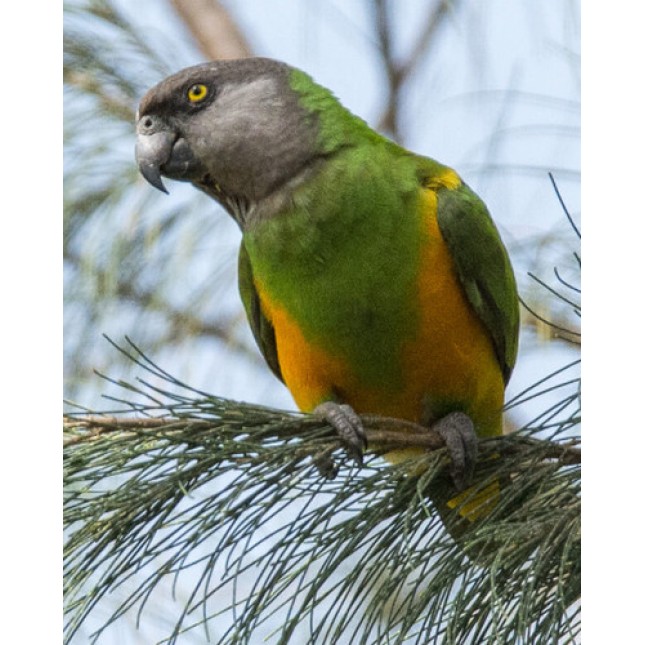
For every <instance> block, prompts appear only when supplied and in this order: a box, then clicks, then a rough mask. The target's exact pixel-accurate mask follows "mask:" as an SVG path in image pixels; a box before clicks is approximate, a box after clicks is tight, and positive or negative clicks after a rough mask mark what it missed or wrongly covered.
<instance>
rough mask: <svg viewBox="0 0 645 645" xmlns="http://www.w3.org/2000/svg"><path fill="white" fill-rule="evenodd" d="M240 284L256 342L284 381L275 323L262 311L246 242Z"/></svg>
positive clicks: (239, 277) (274, 370)
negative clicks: (279, 359)
mask: <svg viewBox="0 0 645 645" xmlns="http://www.w3.org/2000/svg"><path fill="white" fill-rule="evenodd" d="M238 284H239V288H240V295H241V296H242V303H243V304H244V309H245V310H246V317H247V318H248V319H249V323H250V325H251V331H252V332H253V337H254V338H255V342H256V343H257V344H258V347H259V348H260V351H261V352H262V356H264V360H265V361H266V362H267V364H268V366H269V367H270V368H271V371H272V372H273V373H274V374H275V375H276V376H277V377H278V378H279V379H280V380H281V381H283V382H284V379H283V378H282V371H281V370H280V363H279V361H278V350H277V347H276V343H275V330H274V329H273V325H272V324H271V323H270V322H269V321H268V320H267V318H266V316H265V315H264V314H263V313H262V309H261V307H260V298H259V297H258V292H257V291H256V289H255V284H254V283H253V269H252V267H251V260H250V259H249V254H248V253H247V250H246V247H245V246H244V242H242V244H241V245H240V255H239V258H238Z"/></svg>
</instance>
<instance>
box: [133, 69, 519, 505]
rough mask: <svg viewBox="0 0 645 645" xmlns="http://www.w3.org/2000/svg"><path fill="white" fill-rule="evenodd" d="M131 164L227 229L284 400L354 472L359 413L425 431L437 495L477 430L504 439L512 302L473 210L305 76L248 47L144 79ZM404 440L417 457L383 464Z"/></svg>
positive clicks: (484, 218) (514, 317) (482, 218)
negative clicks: (192, 190)
mask: <svg viewBox="0 0 645 645" xmlns="http://www.w3.org/2000/svg"><path fill="white" fill-rule="evenodd" d="M135 157H136V162H137V165H138V168H139V170H140V172H141V174H142V175H143V177H144V178H145V179H146V180H147V181H148V182H149V183H150V184H151V185H152V186H154V187H155V188H157V189H159V190H161V191H164V192H167V190H166V187H165V185H164V183H163V180H162V177H163V178H167V179H172V180H178V181H184V182H190V183H191V184H192V185H193V186H195V187H196V188H197V189H199V190H200V191H202V192H204V193H206V194H207V195H208V196H210V197H211V198H213V199H214V200H215V201H216V202H218V203H219V204H220V205H221V206H222V207H223V208H224V209H225V210H226V211H227V213H228V214H229V215H230V216H231V217H232V218H233V219H234V220H235V222H236V223H237V225H238V226H239V228H240V230H241V244H240V249H239V258H238V282H239V292H240V296H241V300H242V303H243V305H244V309H245V312H246V315H247V318H248V321H249V324H250V327H251V330H252V332H253V336H254V338H255V341H256V342H257V345H258V347H259V349H260V351H261V353H262V355H263V357H264V359H265V360H266V363H267V365H268V367H269V368H270V369H271V370H272V371H273V373H274V374H275V376H276V377H277V378H278V379H280V380H281V381H282V382H283V383H284V384H285V385H286V387H287V388H288V390H289V391H290V393H291V395H292V397H293V399H294V401H295V403H296V405H297V406H298V408H299V409H300V410H301V411H303V412H310V413H313V414H316V415H318V416H319V417H321V418H323V419H324V420H325V421H326V422H328V424H329V425H330V426H331V427H332V428H334V430H335V431H336V432H337V433H338V435H339V437H340V438H341V439H342V442H343V444H344V445H345V446H346V447H347V451H348V452H349V454H350V455H351V456H352V457H353V458H354V459H355V460H356V462H357V463H358V464H359V465H361V464H362V459H363V454H364V451H365V450H366V449H367V447H368V446H367V439H366V437H367V434H366V432H365V429H364V427H363V423H362V421H361V417H360V415H361V414H377V415H381V416H386V417H395V418H399V419H404V420H407V421H411V422H414V423H416V424H419V425H421V426H423V427H426V428H433V429H434V430H436V431H437V432H438V433H439V434H440V435H441V437H443V439H444V442H445V444H446V446H447V449H448V453H449V455H450V466H449V469H450V475H451V477H452V482H453V486H452V493H451V494H453V495H454V494H457V493H459V491H464V490H466V488H467V486H468V484H469V482H470V481H471V479H470V478H471V476H472V472H473V467H474V463H475V462H476V460H477V454H478V445H479V439H480V438H486V437H494V436H497V435H500V434H502V433H503V406H504V395H505V388H506V385H507V384H508V381H509V378H510V376H511V373H512V371H513V367H514V365H515V361H516V357H517V351H518V335H519V304H518V301H519V298H518V293H517V285H516V280H515V277H514V272H513V268H512V265H511V262H510V259H509V255H508V252H507V250H506V248H505V246H504V244H503V242H502V239H501V236H500V234H499V232H498V230H497V228H496V226H495V224H494V222H493V220H492V218H491V216H490V214H489V212H488V209H487V208H486V206H485V204H484V203H483V201H482V200H481V199H480V198H479V197H478V196H477V195H476V194H475V192H473V190H472V189H471V188H470V187H469V186H468V185H467V184H466V183H465V182H464V181H463V179H462V178H461V177H460V176H459V175H458V174H457V172H456V171H455V170H453V169H452V168H450V167H448V166H446V165H443V164H441V163H439V162H438V161H436V160H434V159H431V158H429V157H425V156H422V155H419V154H415V153H413V152H411V151H409V150H407V149H406V148H404V147H402V146H400V145H398V144H397V143H395V142H394V141H392V140H390V139H388V138H387V137H386V136H384V135H382V134H380V133H378V132H377V131H376V130H374V129H372V128H371V127H370V126H369V125H368V124H367V123H366V122H365V121H364V120H363V119H361V118H360V117H358V116H356V115H354V114H353V113H351V112H350V111H349V110H348V109H346V108H345V107H344V106H343V105H342V104H341V103H340V101H339V100H338V99H337V98H336V97H335V96H334V94H333V93H332V92H331V91H330V90H328V89H326V88H325V87H323V86H321V85H319V84H318V83H316V82H315V81H314V80H313V79H312V78H311V77H310V76H309V75H308V74H307V73H305V72H304V71H302V70H300V69H298V68H295V67H292V66H290V65H288V64H286V63H283V62H280V61H277V60H273V59H269V58H259V57H258V58H244V59H237V60H235V59H231V60H216V61H211V62H206V63H202V64H198V65H195V66H192V67H188V68H186V69H183V70H181V71H179V72H177V73H175V74H173V75H171V76H169V77H167V78H166V79H165V80H162V81H161V82H160V83H158V84H157V85H155V86H154V87H152V89H150V90H149V91H148V92H147V93H146V94H145V95H144V96H143V98H142V99H141V101H140V104H139V107H138V110H137V115H136V146H135ZM410 450H413V451H414V450H417V451H422V449H405V450H399V451H394V450H393V451H392V452H391V453H388V454H387V455H386V458H389V459H390V461H394V462H396V461H400V460H402V459H404V458H406V457H408V456H410V454H409V453H410ZM445 499H447V498H445ZM445 499H444V501H445ZM456 499H458V497H453V498H452V499H451V500H449V501H451V502H452V503H451V504H450V505H451V507H452V506H455V504H456V502H455V500H456ZM476 515H477V513H475V512H473V517H475V516H476Z"/></svg>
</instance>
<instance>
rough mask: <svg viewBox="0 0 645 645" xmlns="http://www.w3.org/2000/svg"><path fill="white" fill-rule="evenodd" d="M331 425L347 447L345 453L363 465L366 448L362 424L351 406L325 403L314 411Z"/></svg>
mask: <svg viewBox="0 0 645 645" xmlns="http://www.w3.org/2000/svg"><path fill="white" fill-rule="evenodd" d="M314 414H316V415H318V416H320V417H322V418H323V419H324V420H325V421H327V423H329V425H331V426H332V427H333V428H334V429H335V430H336V432H337V433H338V436H339V437H340V438H341V439H342V440H343V442H344V443H345V445H346V446H347V451H348V452H349V454H350V455H351V457H352V458H353V459H354V461H355V462H356V463H357V464H358V465H359V466H362V465H363V450H364V449H365V448H367V437H366V436H365V430H364V428H363V422H362V421H361V419H360V417H359V416H358V414H356V412H355V411H354V409H353V408H352V406H351V405H347V404H344V403H336V402H334V401H325V403H321V404H320V405H319V406H317V407H316V409H315V410H314Z"/></svg>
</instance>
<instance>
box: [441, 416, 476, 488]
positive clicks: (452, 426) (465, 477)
mask: <svg viewBox="0 0 645 645" xmlns="http://www.w3.org/2000/svg"><path fill="white" fill-rule="evenodd" d="M432 429H433V430H436V431H437V432H438V433H439V434H440V435H441V436H442V437H443V440H444V441H445V442H446V447H447V448H448V452H449V453H450V457H451V460H452V465H451V467H450V476H451V477H452V481H453V483H454V485H455V488H456V489H457V490H458V491H462V490H464V489H465V488H466V487H467V486H468V484H469V483H470V481H471V480H472V478H473V474H474V472H475V464H476V463H477V456H478V454H479V440H478V439H477V435H476V434H475V426H474V425H473V422H472V420H471V418H470V417H469V416H468V415H467V414H466V413H465V412H451V413H450V414H447V415H446V416H445V417H443V418H441V419H439V421H437V422H436V423H435V424H434V425H433V426H432Z"/></svg>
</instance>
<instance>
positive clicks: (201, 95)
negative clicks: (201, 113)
mask: <svg viewBox="0 0 645 645" xmlns="http://www.w3.org/2000/svg"><path fill="white" fill-rule="evenodd" d="M207 94H208V88H207V87H206V85H204V84H203V83H196V84H195V85H192V86H191V87H190V88H189V89H188V92H187V93H186V96H187V97H188V100H189V101H190V102H191V103H199V102H200V101H203V100H204V99H205V98H206V96H207Z"/></svg>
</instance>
